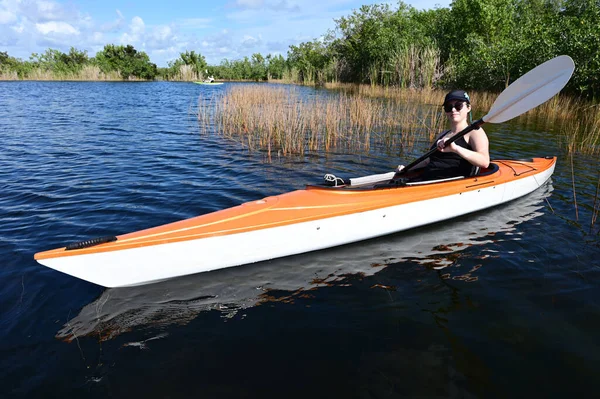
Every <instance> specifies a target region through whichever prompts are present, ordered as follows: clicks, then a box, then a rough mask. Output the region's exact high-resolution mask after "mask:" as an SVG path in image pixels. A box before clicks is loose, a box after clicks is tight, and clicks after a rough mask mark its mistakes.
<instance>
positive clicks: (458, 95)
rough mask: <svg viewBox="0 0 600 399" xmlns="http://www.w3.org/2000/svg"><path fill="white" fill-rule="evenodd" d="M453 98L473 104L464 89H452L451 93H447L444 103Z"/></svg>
mask: <svg viewBox="0 0 600 399" xmlns="http://www.w3.org/2000/svg"><path fill="white" fill-rule="evenodd" d="M452 100H460V101H466V102H467V104H471V98H470V97H469V95H468V94H467V92H466V91H464V90H452V91H451V92H450V93H448V94H446V98H444V104H446V103H447V102H448V101H452ZM444 104H442V105H444Z"/></svg>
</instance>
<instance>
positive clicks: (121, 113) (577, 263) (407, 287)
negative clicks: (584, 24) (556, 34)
mask: <svg viewBox="0 0 600 399" xmlns="http://www.w3.org/2000/svg"><path fill="white" fill-rule="evenodd" d="M226 89H227V85H223V86H221V87H204V86H198V85H194V84H187V83H63V82H49V83H41V82H0V121H1V124H0V134H1V136H0V137H1V144H2V145H1V146H0V171H1V178H0V187H1V188H2V195H1V196H0V217H1V222H2V223H1V224H0V256H1V258H0V259H1V263H0V282H1V284H0V309H1V314H0V397H86V398H95V397H102V398H104V397H149V398H167V397H170V398H176V397H203V398H204V397H206V398H254V397H256V398H322V397H324V398H337V397H343V398H354V397H356V398H399V397H469V398H470V397H525V396H534V397H566V396H569V397H571V396H573V395H583V394H585V395H587V396H596V395H597V390H598V389H599V388H600V382H599V381H598V372H599V370H600V345H599V339H598V334H599V331H600V290H599V288H600V262H599V261H598V258H599V257H600V248H599V243H600V240H599V236H598V225H592V224H591V221H592V217H593V207H594V196H595V192H596V184H597V181H598V170H599V167H598V162H597V161H596V160H594V159H589V158H588V159H586V158H583V157H578V158H577V159H575V162H574V166H573V168H574V173H575V174H576V182H577V184H576V195H577V206H575V203H574V201H573V196H574V195H573V187H572V179H571V165H570V162H569V160H568V158H567V157H566V156H565V155H564V154H562V153H561V152H560V151H559V149H558V148H557V147H556V144H555V140H554V138H553V136H552V135H551V134H549V133H544V132H534V131H523V130H518V129H516V128H515V127H513V126H510V125H502V126H499V127H494V126H489V127H486V129H487V130H488V133H489V135H490V138H491V140H492V156H493V157H495V158H508V157H531V156H543V155H554V154H556V155H559V157H560V158H559V163H558V166H557V169H556V172H555V174H554V176H553V179H552V182H551V184H548V185H546V186H544V187H543V188H542V189H540V190H538V191H536V192H535V193H533V194H532V195H529V196H527V197H525V198H522V199H520V200H517V201H515V202H512V203H510V204H507V205H504V206H501V207H498V208H495V209H492V210H489V211H486V212H481V213H477V214H474V215H470V216H467V217H462V218H459V219H455V220H453V221H450V222H446V223H442V224H437V225H433V226H428V227H426V228H422V229H418V230H414V231H411V232H406V233H401V234H396V235H393V236H389V237H386V238H382V239H377V240H371V241H367V242H364V243H360V244H355V245H351V246H345V247H340V248H336V249H332V250H326V251H321V252H317V253H311V254H305V255H299V256H295V257H290V258H285V259H279V260H274V261H270V262H263V263H260V264H255V265H248V266H242V267H238V268H232V269H226V270H221V271H216V272H211V273H205V274H199V275H193V276H188V277H184V278H179V279H175V280H171V281H166V282H163V283H159V284H154V285H150V286H143V287H136V288H127V289H104V288H102V287H99V286H96V285H93V284H90V283H87V282H84V281H80V280H77V279H75V278H72V277H69V276H67V275H63V274H61V273H59V272H56V271H54V270H51V269H47V268H45V267H43V266H41V265H39V264H37V263H36V262H35V261H34V260H33V254H34V253H35V252H37V251H40V250H45V249H50V248H54V247H57V246H61V245H63V244H65V243H69V242H73V241H79V240H83V239H87V238H92V237H97V236H103V235H113V234H121V233H126V232H130V231H135V230H139V229H143V228H147V227H152V226H155V225H159V224H163V223H167V222H172V221H175V220H180V219H183V218H188V217H192V216H195V215H199V214H204V213H207V212H211V211H214V210H218V209H222V208H225V207H229V206H233V205H236V204H239V203H241V202H244V201H249V200H254V199H258V198H262V197H264V196H267V195H274V194H278V193H281V192H285V191H290V190H291V189H296V188H301V187H303V186H304V184H305V183H312V182H316V181H320V178H321V177H322V175H323V174H324V173H326V172H334V173H339V174H342V175H345V176H348V177H349V176H360V175H363V174H365V173H381V172H385V171H388V170H389V168H391V167H393V166H395V165H397V164H398V163H399V159H397V158H396V157H394V156H392V155H389V154H386V152H385V151H379V150H377V149H375V150H374V151H373V152H372V153H370V154H365V155H349V154H345V153H334V154H309V155H307V156H305V157H301V158H275V159H273V160H272V162H271V163H267V162H265V159H266V157H265V155H264V154H263V153H260V152H254V153H249V152H248V151H247V150H245V149H244V148H243V147H242V146H241V145H239V144H237V143H235V142H231V141H226V140H224V139H221V138H219V137H218V136H216V135H202V134H200V133H199V129H198V126H197V123H196V119H195V115H194V113H195V112H196V110H197V108H198V104H199V102H200V104H203V101H207V100H208V99H209V98H210V97H211V96H212V95H214V94H215V93H214V91H219V90H226ZM300 90H302V91H303V92H305V94H306V95H320V93H315V92H314V91H313V90H311V89H307V88H301V89H300ZM422 149H423V148H421V149H420V150H422ZM233 250H235V248H232V251H233ZM165 267H168V265H165Z"/></svg>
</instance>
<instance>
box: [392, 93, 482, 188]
mask: <svg viewBox="0 0 600 399" xmlns="http://www.w3.org/2000/svg"><path fill="white" fill-rule="evenodd" d="M443 107H444V112H445V113H446V117H447V118H448V121H450V126H451V128H450V130H447V131H445V132H443V133H442V134H440V135H439V136H438V138H437V140H436V141H435V143H434V144H433V145H432V146H431V149H433V148H435V147H437V149H438V151H436V152H434V153H433V154H432V155H431V156H430V157H429V158H427V159H425V160H424V161H422V162H420V163H418V164H417V165H415V167H414V168H412V170H411V171H419V172H420V173H419V174H418V177H414V178H412V176H410V175H412V173H411V174H410V175H409V176H407V177H408V178H409V179H410V180H420V181H425V180H436V179H445V178H450V177H456V176H470V175H471V174H472V171H473V170H474V167H478V168H487V167H488V165H489V163H490V154H489V141H488V138H487V135H486V134H485V131H484V130H483V129H482V128H479V129H476V130H473V131H471V132H469V133H467V134H465V135H464V136H463V137H461V138H459V139H458V140H456V141H455V142H453V143H450V144H449V145H448V146H446V145H445V142H446V140H448V139H450V138H452V137H453V136H454V135H455V134H457V133H459V132H460V131H462V130H463V129H465V128H466V127H468V126H469V122H468V121H467V117H468V116H469V113H470V112H471V99H470V98H469V95H468V94H467V93H466V92H465V91H464V90H452V91H451V92H449V93H448V94H446V97H445V98H444V104H443ZM403 169H404V165H399V166H398V168H397V169H396V171H397V172H400V171H402V170H403ZM411 171H409V172H411Z"/></svg>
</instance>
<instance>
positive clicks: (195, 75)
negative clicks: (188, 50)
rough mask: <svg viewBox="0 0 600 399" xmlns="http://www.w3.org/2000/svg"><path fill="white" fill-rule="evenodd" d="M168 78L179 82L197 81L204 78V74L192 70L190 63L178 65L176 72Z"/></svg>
mask: <svg viewBox="0 0 600 399" xmlns="http://www.w3.org/2000/svg"><path fill="white" fill-rule="evenodd" d="M170 80H173V81H180V82H198V81H201V80H204V74H203V73H202V72H196V71H194V67H193V66H191V65H180V66H179V69H178V70H177V73H176V74H175V76H173V77H172V78H171V79H170Z"/></svg>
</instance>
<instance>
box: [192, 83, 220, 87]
mask: <svg viewBox="0 0 600 399" xmlns="http://www.w3.org/2000/svg"><path fill="white" fill-rule="evenodd" d="M194 83H196V84H198V85H206V86H219V85H222V84H223V82H194Z"/></svg>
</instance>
